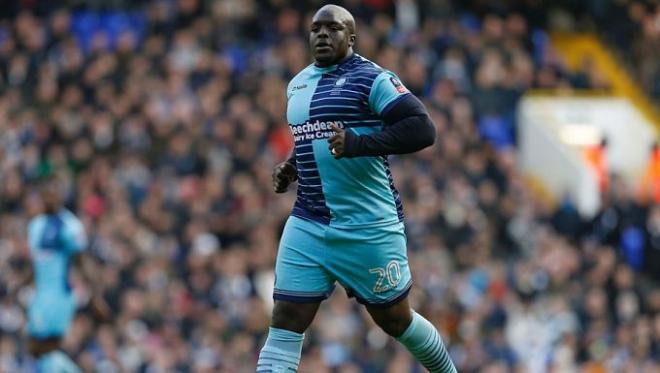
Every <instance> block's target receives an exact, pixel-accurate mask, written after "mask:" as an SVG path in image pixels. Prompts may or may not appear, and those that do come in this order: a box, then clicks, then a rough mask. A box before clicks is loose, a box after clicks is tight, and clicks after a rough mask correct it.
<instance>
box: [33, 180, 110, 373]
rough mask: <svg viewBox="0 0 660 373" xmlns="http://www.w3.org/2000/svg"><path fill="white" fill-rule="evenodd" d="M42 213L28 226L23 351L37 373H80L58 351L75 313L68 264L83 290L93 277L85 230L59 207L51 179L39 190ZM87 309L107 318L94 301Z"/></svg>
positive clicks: (99, 301)
mask: <svg viewBox="0 0 660 373" xmlns="http://www.w3.org/2000/svg"><path fill="white" fill-rule="evenodd" d="M39 192H40V195H41V199H42V202H43V212H42V213H41V214H39V215H37V216H35V217H34V218H32V220H31V221H30V223H29V225H28V244H29V246H30V257H31V261H32V271H33V273H34V282H35V288H36V289H35V294H34V298H33V299H32V301H31V303H30V306H29V309H28V336H29V342H28V348H29V350H30V353H31V354H32V355H33V356H34V357H35V358H36V359H37V371H38V372H45V373H51V372H57V373H68V372H80V369H78V367H77V366H76V365H75V364H74V362H73V361H72V360H71V359H70V358H69V357H68V356H67V355H66V354H65V353H64V352H62V351H61V350H60V343H61V341H62V338H63V337H64V336H65V335H66V333H67V331H68V329H69V326H70V324H71V321H72V319H73V316H74V314H75V311H76V304H77V299H76V295H75V294H74V292H73V291H72V289H71V287H70V286H69V282H68V276H69V268H70V263H71V262H74V263H75V264H77V265H79V266H80V267H81V273H82V274H83V276H84V277H85V279H86V281H87V283H88V284H92V283H93V282H92V276H93V273H94V269H93V262H92V261H91V258H89V257H87V256H86V255H83V251H84V250H85V247H86V245H87V238H86V235H85V230H84V227H83V225H82V223H81V222H80V220H78V218H77V217H76V216H75V215H74V214H73V213H72V212H71V211H69V210H67V209H66V208H64V207H63V205H62V189H61V185H60V183H59V182H58V181H57V179H55V178H51V179H48V180H46V181H45V182H44V183H43V184H42V185H41V186H40V190H39ZM90 306H91V308H92V311H93V312H94V313H95V314H96V316H97V317H99V318H101V319H103V318H105V317H107V315H108V308H107V305H106V304H105V302H104V301H103V300H102V298H100V297H99V296H98V295H96V296H94V297H92V298H91V301H90Z"/></svg>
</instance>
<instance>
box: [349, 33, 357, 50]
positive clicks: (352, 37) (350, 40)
mask: <svg viewBox="0 0 660 373" xmlns="http://www.w3.org/2000/svg"><path fill="white" fill-rule="evenodd" d="M355 38H356V35H355V34H351V35H350V36H349V37H348V46H349V47H352V46H353V45H355Z"/></svg>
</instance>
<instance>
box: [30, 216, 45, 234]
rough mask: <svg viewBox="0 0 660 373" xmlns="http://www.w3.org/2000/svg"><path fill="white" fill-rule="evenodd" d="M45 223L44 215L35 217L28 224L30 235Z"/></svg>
mask: <svg viewBox="0 0 660 373" xmlns="http://www.w3.org/2000/svg"><path fill="white" fill-rule="evenodd" d="M43 221H44V215H43V214H39V215H37V216H35V217H33V218H32V219H30V221H29V222H28V226H27V229H28V233H32V232H34V230H35V229H37V227H38V226H39V225H41V224H42V223H43Z"/></svg>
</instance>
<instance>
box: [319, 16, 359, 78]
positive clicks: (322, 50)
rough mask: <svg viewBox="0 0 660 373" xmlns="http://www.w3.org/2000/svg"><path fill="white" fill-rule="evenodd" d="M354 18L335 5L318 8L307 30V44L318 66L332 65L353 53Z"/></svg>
mask: <svg viewBox="0 0 660 373" xmlns="http://www.w3.org/2000/svg"><path fill="white" fill-rule="evenodd" d="M353 44H355V20H354V19H353V16H352V15H351V13H349V11H348V10H346V9H344V8H342V7H340V6H337V5H326V6H324V7H322V8H321V9H319V10H318V11H317V12H316V14H315V15H314V18H312V25H311V27H310V32H309V45H310V47H311V49H312V55H313V56H314V60H315V61H316V64H317V65H318V66H330V65H334V64H336V63H338V62H340V61H341V60H343V59H344V58H346V57H347V56H349V55H351V54H352V53H353Z"/></svg>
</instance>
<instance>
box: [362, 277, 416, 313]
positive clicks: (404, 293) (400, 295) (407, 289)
mask: <svg viewBox="0 0 660 373" xmlns="http://www.w3.org/2000/svg"><path fill="white" fill-rule="evenodd" d="M410 289H412V280H411V281H410V282H409V283H408V285H406V287H405V288H404V289H403V290H402V291H401V292H400V293H398V294H396V295H395V296H394V297H392V298H389V299H387V300H385V301H383V302H370V301H368V300H366V299H364V298H361V297H359V296H357V295H356V294H353V295H354V296H355V299H356V300H357V301H358V303H360V304H363V305H365V306H369V307H374V308H389V307H391V306H393V305H395V304H397V303H399V302H401V301H402V300H403V299H405V298H406V297H407V296H408V293H410Z"/></svg>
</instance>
